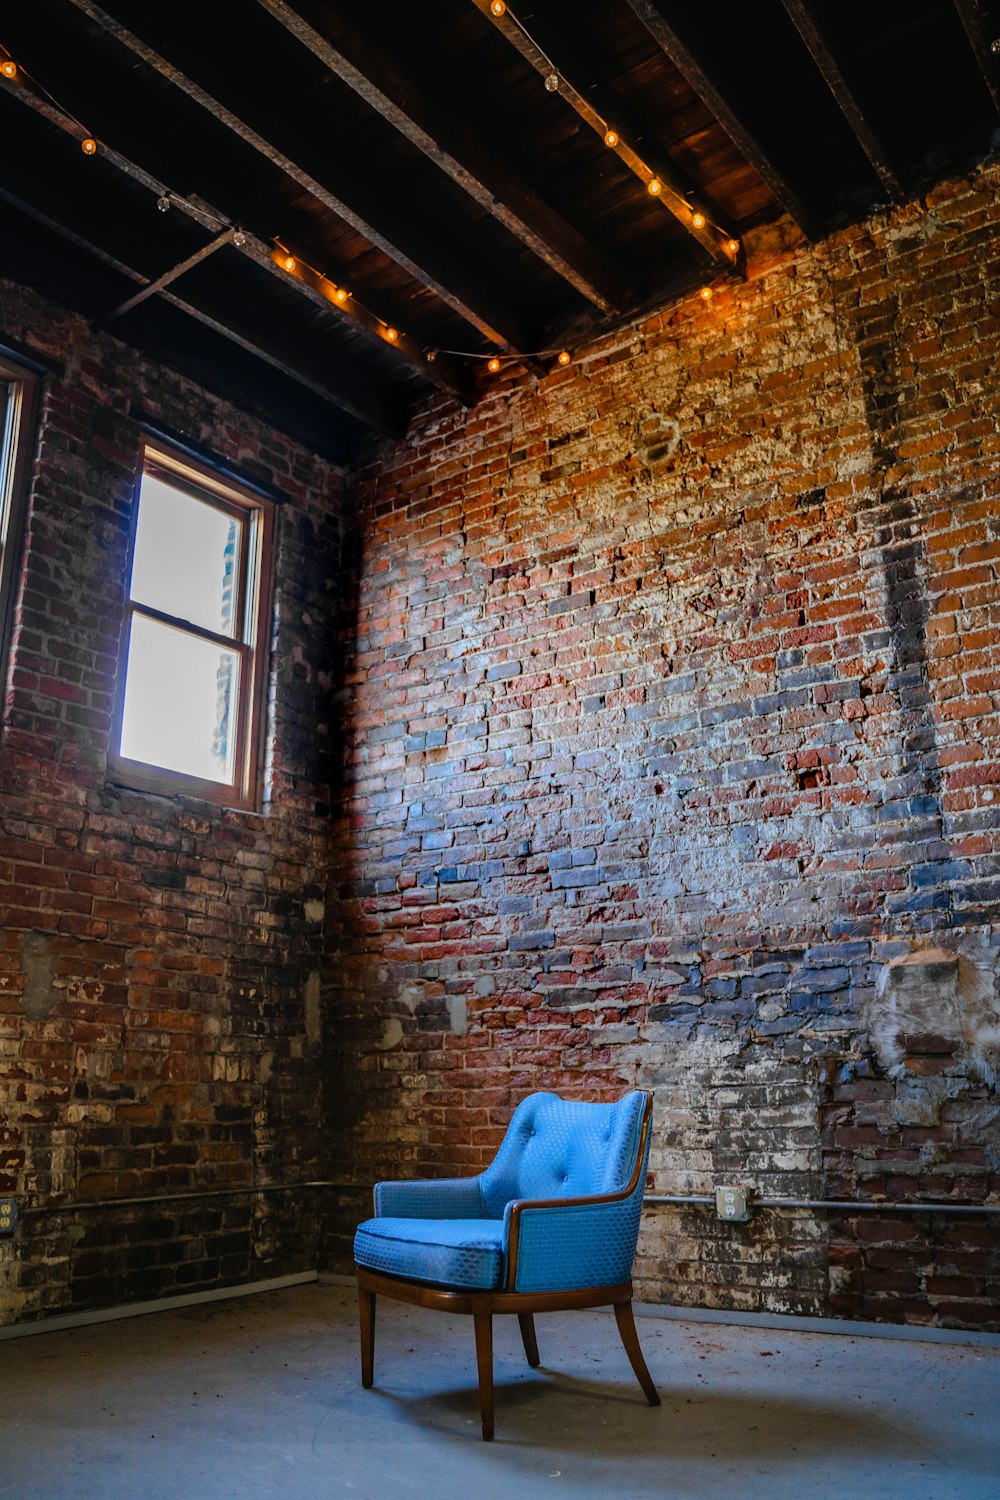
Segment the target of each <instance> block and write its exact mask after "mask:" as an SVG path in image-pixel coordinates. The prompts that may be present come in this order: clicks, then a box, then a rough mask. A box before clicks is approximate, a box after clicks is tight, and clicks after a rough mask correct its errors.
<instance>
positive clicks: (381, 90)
mask: <svg viewBox="0 0 1000 1500" xmlns="http://www.w3.org/2000/svg"><path fill="white" fill-rule="evenodd" d="M257 3H258V4H259V5H260V6H262V7H263V9H264V10H266V11H267V12H268V14H269V15H271V16H273V17H274V18H275V20H277V21H280V22H281V24H282V26H284V27H285V28H286V30H288V31H289V32H291V34H292V35H293V36H294V37H295V38H296V39H297V40H298V41H300V42H301V43H302V45H303V46H304V47H306V48H308V50H309V51H310V52H311V53H312V54H313V56H314V57H317V58H319V60H320V61H321V62H323V63H324V64H325V65H326V66H327V67H328V68H329V69H330V71H331V72H332V73H334V74H335V75H336V76H337V77H338V78H339V79H340V80H341V81H342V82H343V83H346V84H347V85H348V87H349V88H351V89H353V90H354V92H355V93H356V94H358V95H359V96H360V97H361V98H362V99H364V101H365V103H366V104H369V105H370V106H371V108H372V109H374V110H375V111H376V113H378V114H380V115H381V116H382V118H383V119H384V120H387V121H388V122H389V124H390V125H392V126H393V127H394V128H395V129H396V130H398V131H399V133H400V135H402V136H403V137H404V139H406V140H407V141H409V142H410V143H411V145H413V146H416V148H417V149H418V150H419V151H421V152H423V154H424V155H425V156H426V157H427V158H428V160H430V161H432V162H433V163H434V165H435V166H436V167H439V168H440V170H441V171H442V172H444V173H445V174H446V175H447V176H448V177H450V178H451V179H452V181H453V182H457V183H458V185H459V187H461V188H463V189H464V191H465V192H467V193H468V194H469V196H470V197H471V198H473V199H474V200H475V201H476V202H477V203H478V204H480V205H481V207H483V208H485V209H486V210H487V212H488V213H490V214H491V215H492V216H493V218H495V219H496V220H498V222H499V223H501V224H502V225H503V226H504V228H505V229H508V230H509V231H510V232H511V234H513V235H515V236H516V237H517V239H519V240H520V241H521V243H522V244H523V245H527V247H528V249H529V250H531V251H532V252H533V254H535V255H537V256H538V257H539V259H540V260H543V261H544V262H545V263H546V265H549V266H551V267H552V269H553V270H554V271H556V272H557V273H558V274H559V275H560V276H561V277H562V278H563V280H564V281H567V282H568V283H569V285H570V286H572V287H574V288H575V289H576V291H578V292H579V293H580V294H581V296H583V297H586V298H587V300H588V301H589V302H592V303H593V304H594V305H595V307H599V308H600V309H601V311H602V312H606V313H615V312H619V311H621V310H622V309H623V308H625V307H627V306H629V304H630V303H631V302H632V301H634V300H635V293H634V290H633V288H631V287H630V286H629V285H628V284H627V282H626V280H625V278H624V277H623V276H622V275H621V274H620V273H619V272H618V271H617V270H616V269H615V267H614V266H612V265H611V263H610V261H608V260H606V259H605V257H604V256H603V255H601V254H600V253H599V252H598V251H596V250H595V249H594V248H593V246H592V245H589V244H588V243H587V241H586V240H585V239H584V237H583V235H581V234H580V233H579V232H578V231H577V230H576V229H574V228H573V227H572V225H571V224H568V223H567V222H566V220H565V219H563V218H562V216H561V215H560V214H558V213H556V212H555V210H554V209H552V208H551V207H550V206H549V204H548V203H546V202H545V201H544V199H542V198H541V196H540V195H539V194H538V193H536V192H535V191H534V189H533V188H531V187H529V186H528V185H527V184H526V183H524V182H522V181H521V179H520V178H519V177H517V176H516V175H515V173H514V172H512V171H511V170H510V169H509V168H508V167H507V166H506V165H505V164H504V163H503V162H501V161H500V160H498V159H497V158H496V157H495V156H493V155H492V153H491V152H490V151H488V150H487V149H486V148H485V147H484V146H483V145H482V144H481V142H480V141H479V140H478V139H477V138H476V137H475V136H474V135H473V133H472V132H471V131H470V130H468V129H466V127H465V126H464V125H462V124H461V122H460V121H458V120H457V119H455V118H448V117H447V116H446V115H445V114H444V112H443V111H442V110H441V109H440V108H438V107H435V105H434V104H433V102H432V101H431V100H430V99H429V98H428V97H427V96H426V95H424V94H423V93H421V91H420V89H419V88H418V87H417V86H416V85H415V84H414V83H413V81H412V80H411V79H410V78H408V77H405V76H404V75H403V74H402V73H401V72H400V70H399V69H398V68H397V67H396V65H395V63H393V62H392V60H391V59H390V58H389V57H388V56H387V55H386V54H385V53H383V52H381V51H380V50H379V49H378V48H377V47H374V46H372V45H371V44H370V43H369V42H367V41H365V40H364V39H363V38H362V37H361V36H360V35H359V34H358V32H357V31H355V29H354V28H353V26H351V24H350V22H349V21H348V20H347V19H346V18H345V17H344V16H343V15H341V14H339V13H338V12H337V11H336V10H335V9H334V8H333V7H331V6H323V5H319V4H317V3H316V0H296V5H295V8H294V9H293V8H292V6H290V5H286V4H285V0H257Z"/></svg>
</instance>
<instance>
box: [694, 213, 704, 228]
mask: <svg viewBox="0 0 1000 1500" xmlns="http://www.w3.org/2000/svg"><path fill="white" fill-rule="evenodd" d="M691 223H692V224H693V225H694V227H695V229H704V227H705V215H704V214H692V215H691Z"/></svg>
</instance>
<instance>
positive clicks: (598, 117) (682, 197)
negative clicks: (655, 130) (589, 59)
mask: <svg viewBox="0 0 1000 1500" xmlns="http://www.w3.org/2000/svg"><path fill="white" fill-rule="evenodd" d="M490 14H491V15H492V16H493V18H494V20H495V21H497V22H501V21H503V20H507V21H509V22H510V24H511V25H512V26H515V27H516V28H517V30H518V31H519V32H520V33H521V35H522V36H523V37H524V39H525V41H526V42H527V43H528V45H529V46H530V47H531V48H532V49H533V50H534V51H535V52H537V54H538V56H539V57H540V58H541V59H542V60H543V62H544V63H545V66H546V67H547V68H548V69H549V70H550V71H549V73H548V75H547V76H546V78H545V89H546V91H547V92H548V93H550V94H557V93H560V92H561V90H562V89H563V88H566V89H568V90H569V91H570V92H571V93H572V94H573V96H574V98H576V99H579V100H580V101H581V104H582V105H583V106H584V107H585V109H586V115H585V116H584V118H585V119H586V121H587V123H588V124H590V125H591V127H592V129H594V130H595V132H596V133H597V134H598V135H600V136H601V137H602V139H603V141H604V144H605V145H606V146H608V147H609V148H610V149H612V150H614V151H615V154H616V155H617V156H618V159H619V161H621V162H623V163H624V165H625V166H626V167H627V168H628V169H629V171H630V172H632V174H633V175H634V176H636V177H638V178H639V180H640V182H644V183H645V185H646V191H647V192H648V193H649V194H650V196H651V197H654V198H661V199H662V198H663V196H664V195H666V196H667V197H669V198H672V199H673V200H674V201H676V202H678V203H680V204H682V205H683V207H684V208H685V209H686V211H687V213H688V214H689V215H690V217H691V223H692V225H693V227H694V228H695V229H698V230H702V229H705V228H711V229H714V230H715V231H716V233H717V234H718V236H719V239H720V241H721V242H722V244H723V245H724V246H725V250H726V253H727V254H728V255H729V256H731V257H732V258H733V259H734V260H735V258H736V257H737V256H738V254H739V251H740V241H739V240H738V239H737V238H736V236H735V235H733V234H731V233H730V231H729V230H728V229H727V228H726V227H725V226H724V225H722V224H720V223H719V222H718V220H716V219H715V218H713V217H712V215H711V214H709V213H707V212H706V211H705V209H704V207H699V208H693V207H692V205H691V202H690V192H689V193H688V194H685V193H682V192H679V191H678V190H677V189H676V188H674V187H672V186H670V185H669V184H667V183H664V182H663V181H662V180H661V178H660V177H659V176H658V174H657V173H656V172H654V171H653V169H652V167H650V166H649V165H648V164H647V163H646V162H645V161H643V159H642V157H641V156H640V155H639V154H638V152H637V151H635V150H634V149H633V148H632V147H631V146H629V145H627V143H626V142H624V141H623V140H622V138H621V136H620V134H619V133H618V131H617V130H615V129H614V128H613V127H612V126H611V124H610V123H609V122H608V121H607V120H606V119H605V118H604V116H603V115H602V114H601V113H600V111H599V110H597V109H595V108H594V106H593V105H592V104H591V103H590V101H589V100H586V99H584V96H583V95H582V94H581V93H580V92H579V90H578V89H576V88H575V87H574V86H573V84H572V83H571V82H570V81H569V79H568V78H566V77H565V76H564V74H563V73H562V72H561V71H560V70H559V68H558V67H557V65H556V64H555V63H554V62H553V61H552V59H551V57H550V56H549V54H548V53H547V52H546V51H545V48H544V47H542V46H541V45H540V43H539V42H538V41H536V39H535V37H533V36H532V34H531V32H530V31H529V30H528V28H527V26H525V24H524V22H523V21H522V20H521V18H520V16H517V15H515V14H514V12H513V11H512V10H511V8H510V6H509V5H508V4H507V3H506V0H491V4H490ZM587 116H592V117H593V118H592V119H588V118H587ZM595 122H596V123H595ZM619 147H621V150H619V149H618V148H619ZM623 153H624V154H623ZM630 157H631V158H634V161H635V163H636V165H633V162H632V161H631V160H629V158H630ZM640 168H641V170H639V169H640ZM691 192H693V189H692V190H691ZM664 207H666V204H664Z"/></svg>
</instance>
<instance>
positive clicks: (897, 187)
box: [781, 0, 904, 199]
mask: <svg viewBox="0 0 1000 1500" xmlns="http://www.w3.org/2000/svg"><path fill="white" fill-rule="evenodd" d="M781 3H782V5H783V6H784V7H785V10H786V11H787V13H788V16H789V18H790V20H791V21H792V23H793V25H794V26H795V29H796V30H797V31H798V33H799V36H800V37H801V38H802V40H803V41H804V42H805V44H806V47H807V48H808V51H809V55H810V57H811V58H812V60H813V62H814V63H815V64H816V66H817V68H818V69H819V71H820V73H821V74H822V75H823V80H824V82H825V83H826V86H827V88H828V89H829V90H830V93H831V94H832V95H833V97H834V99H835V100H836V102H837V107H838V109H839V110H840V112H841V114H842V115H843V116H844V119H845V120H846V121H847V123H848V125H849V126H850V127H851V130H852V131H853V132H854V136H855V139H856V140H857V142H858V144H859V146H860V147H861V149H862V151H863V152H864V153H865V155H866V156H867V158H868V160H869V162H870V163H871V165H872V168H873V170H874V172H875V175H876V176H877V177H878V180H879V182H880V183H881V184H882V186H883V187H884V188H885V191H886V192H887V193H888V194H889V196H890V198H897V199H898V198H902V197H903V196H904V189H903V185H902V183H901V182H900V180H899V178H898V177H897V176H896V173H895V171H894V169H893V167H892V164H891V162H890V161H889V157H888V154H887V153H886V150H885V147H884V146H883V145H882V142H881V141H880V140H879V138H878V136H877V135H876V133H875V131H874V130H873V129H872V126H871V125H870V123H869V121H868V118H867V116H866V115H865V113H864V111H863V110H862V108H861V105H860V104H859V103H858V100H857V98H856V97H855V95H854V92H853V90H852V89H851V87H850V85H849V84H848V82H847V79H846V78H845V77H844V75H843V73H842V71H841V69H840V65H839V63H838V62H837V60H836V58H835V57H834V55H833V52H832V51H831V50H830V45H829V43H828V42H827V40H826V38H825V36H824V35H823V32H822V30H821V29H820V25H819V22H818V20H817V19H816V13H815V11H814V10H813V7H812V4H811V0H781Z"/></svg>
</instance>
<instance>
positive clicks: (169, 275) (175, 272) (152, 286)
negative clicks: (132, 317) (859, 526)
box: [104, 229, 235, 323]
mask: <svg viewBox="0 0 1000 1500" xmlns="http://www.w3.org/2000/svg"><path fill="white" fill-rule="evenodd" d="M234 233H235V230H233V229H224V230H223V231H222V233H221V234H217V235H216V236H215V239H214V240H210V241H209V243H208V244H207V245H202V247H201V249H200V250H196V251H195V252H194V254H193V255H189V256H188V257H187V259H186V260H182V261H181V262H180V264H179V265H176V266H171V267H170V270H169V271H164V273H163V275H162V276H157V278H156V280H155V281H150V282H148V283H147V285H146V286H144V287H143V288H142V291H141V292H136V293H135V295H134V296H132V297H127V298H126V299H125V301H124V302H122V303H120V304H119V306H118V307H115V308H112V310H111V312H109V313H108V314H107V315H106V316H105V319H104V321H105V322H106V323H110V322H111V320H112V319H113V318H120V317H122V315H123V314H124V313H127V312H131V311H132V309H133V307H138V306H139V303H140V302H145V301H146V299H147V297H153V296H155V295H156V293H157V292H162V291H163V289H164V288H165V287H168V286H170V284H171V282H174V281H176V280H177V278H178V277H179V276H183V275H184V273H185V271H190V270H193V268H194V267H195V266H200V265H201V263H202V261H203V260H207V259H208V257H209V256H210V255H214V254H215V252H216V250H221V249H222V247H223V245H229V244H231V243H232V238H233V235H234Z"/></svg>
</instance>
